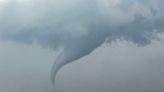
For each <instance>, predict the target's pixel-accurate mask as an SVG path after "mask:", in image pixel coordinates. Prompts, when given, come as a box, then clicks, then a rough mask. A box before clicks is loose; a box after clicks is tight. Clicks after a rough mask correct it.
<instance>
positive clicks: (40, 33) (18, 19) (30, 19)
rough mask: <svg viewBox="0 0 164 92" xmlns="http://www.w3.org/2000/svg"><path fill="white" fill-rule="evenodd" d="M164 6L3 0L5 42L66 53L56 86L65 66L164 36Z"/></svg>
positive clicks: (159, 2) (0, 16) (118, 0)
mask: <svg viewBox="0 0 164 92" xmlns="http://www.w3.org/2000/svg"><path fill="white" fill-rule="evenodd" d="M163 5H164V1H163V0H70V1H69V2H68V0H1V1H0V40H3V41H14V42H17V43H22V44H28V45H30V44H33V43H37V44H39V45H41V46H42V47H44V48H48V49H50V50H53V51H57V50H58V49H59V48H61V47H62V48H63V49H62V52H61V53H60V54H59V56H58V57H57V58H56V60H55V61H54V64H53V67H52V70H51V79H50V80H51V82H52V84H53V85H55V77H56V75H57V72H58V71H59V70H60V69H61V68H62V67H63V66H64V65H66V64H69V63H71V62H74V61H76V60H78V59H80V58H83V57H85V56H87V55H89V54H90V53H92V51H94V50H95V49H96V48H97V47H99V46H101V45H102V44H104V43H105V44H110V43H111V42H115V41H116V40H126V41H128V42H132V43H134V44H137V45H139V46H145V45H148V44H150V43H151V41H152V40H154V39H158V37H157V34H159V33H161V32H164V12H163V11H164V6H163Z"/></svg>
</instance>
